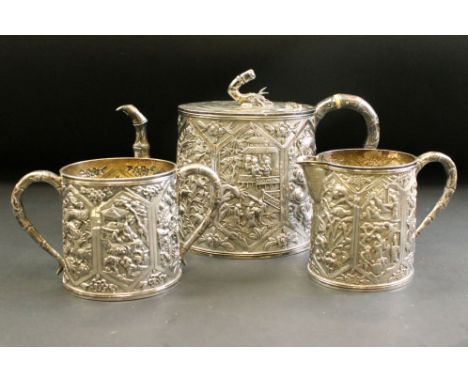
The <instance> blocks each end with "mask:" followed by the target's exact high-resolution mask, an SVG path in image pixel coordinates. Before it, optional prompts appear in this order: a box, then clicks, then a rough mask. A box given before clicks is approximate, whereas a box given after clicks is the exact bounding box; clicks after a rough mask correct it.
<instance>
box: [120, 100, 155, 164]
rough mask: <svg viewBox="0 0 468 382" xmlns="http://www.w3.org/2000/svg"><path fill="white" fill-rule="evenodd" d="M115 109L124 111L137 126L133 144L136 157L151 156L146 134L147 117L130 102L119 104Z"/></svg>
mask: <svg viewBox="0 0 468 382" xmlns="http://www.w3.org/2000/svg"><path fill="white" fill-rule="evenodd" d="M115 111H123V112H124V113H125V114H126V115H128V116H129V117H130V119H131V121H132V124H133V126H134V127H135V132H136V136H135V143H134V144H133V152H134V153H135V158H149V157H150V146H149V143H148V137H147V135H146V125H147V124H148V120H147V119H146V117H145V116H144V115H143V114H142V113H141V112H140V111H139V110H138V109H137V108H136V107H135V106H133V105H130V104H128V105H122V106H119V107H118V108H117V109H116V110H115Z"/></svg>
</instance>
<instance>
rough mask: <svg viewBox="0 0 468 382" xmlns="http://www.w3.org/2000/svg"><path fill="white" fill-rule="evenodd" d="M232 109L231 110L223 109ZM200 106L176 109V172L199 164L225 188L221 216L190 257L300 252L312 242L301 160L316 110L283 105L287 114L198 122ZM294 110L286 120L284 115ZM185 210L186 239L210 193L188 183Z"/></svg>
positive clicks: (205, 116) (205, 117) (206, 115)
mask: <svg viewBox="0 0 468 382" xmlns="http://www.w3.org/2000/svg"><path fill="white" fill-rule="evenodd" d="M226 104H229V103H226ZM202 108H203V104H191V105H181V106H180V107H179V112H180V117H179V133H180V136H179V143H178V154H177V164H178V165H185V164H188V163H201V164H204V165H206V166H208V167H210V168H212V169H213V170H214V171H216V172H217V174H218V175H219V177H220V178H221V181H222V182H223V184H224V185H225V187H224V192H223V199H222V204H221V208H220V213H219V215H218V217H217V219H216V220H215V222H214V224H213V225H212V226H211V227H210V228H208V229H207V231H206V232H205V234H203V235H202V236H201V238H200V239H199V240H198V241H197V242H196V243H195V245H194V246H193V247H192V250H194V251H196V252H201V253H205V254H212V255H222V256H233V257H268V256H276V255H281V254H292V253H297V252H299V251H303V250H304V249H306V248H307V246H308V242H309V227H310V216H311V204H310V199H309V197H308V195H307V193H306V191H305V183H304V178H303V173H302V170H301V168H300V167H299V166H297V165H296V163H295V159H296V157H298V156H299V155H306V154H309V153H311V150H312V146H313V135H312V128H311V121H310V118H311V115H312V112H313V108H312V107H309V106H306V105H296V104H284V113H273V114H270V115H258V114H255V115H249V110H248V109H247V110H245V111H244V113H242V114H241V113H238V114H230V113H229V112H228V111H227V113H228V114H224V115H223V114H216V113H210V110H209V105H207V108H206V111H205V112H203V113H200V114H197V113H196V112H195V111H196V110H201V109H202ZM288 110H289V113H288V112H287V111H288ZM181 184H183V185H182V186H181V190H185V191H186V193H185V194H182V195H181V198H180V205H181V208H182V209H183V210H184V211H186V212H187V213H186V214H185V216H186V218H185V219H183V221H182V230H183V234H189V233H190V232H192V230H193V227H194V226H195V225H196V224H197V221H198V215H199V214H202V213H203V210H204V208H205V204H206V194H208V193H209V192H210V189H209V187H207V186H206V185H204V184H197V183H196V182H195V181H194V180H190V179H187V180H185V181H183V182H182V183H181Z"/></svg>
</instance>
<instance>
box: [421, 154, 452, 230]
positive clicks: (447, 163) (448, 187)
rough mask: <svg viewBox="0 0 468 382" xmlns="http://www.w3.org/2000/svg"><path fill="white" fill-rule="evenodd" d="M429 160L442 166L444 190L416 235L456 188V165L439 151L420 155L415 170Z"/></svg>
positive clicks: (437, 212) (432, 218) (430, 221)
mask: <svg viewBox="0 0 468 382" xmlns="http://www.w3.org/2000/svg"><path fill="white" fill-rule="evenodd" d="M431 162H439V163H440V164H442V166H443V167H444V170H445V173H446V174H447V182H446V183H445V187H444V191H443V193H442V196H441V197H440V198H439V200H438V201H437V203H436V204H435V206H434V208H433V209H432V210H431V212H429V213H428V214H427V216H426V217H425V218H424V219H423V221H422V222H421V224H420V225H419V227H418V228H417V230H416V235H419V234H420V233H421V232H422V231H423V230H424V229H425V228H426V227H427V226H428V225H429V224H431V223H432V222H433V221H434V219H435V218H436V217H437V215H438V214H439V213H440V211H442V210H443V209H444V208H445V207H447V204H448V203H449V201H450V199H451V198H452V195H453V193H454V192H455V189H456V188H457V177H458V176H457V167H456V166H455V163H454V162H453V161H452V159H450V157H449V156H447V155H445V154H442V153H439V152H437V151H429V152H427V153H424V154H422V155H420V156H419V157H418V159H417V165H416V172H417V173H419V171H421V170H422V168H423V167H424V166H426V165H427V164H428V163H431Z"/></svg>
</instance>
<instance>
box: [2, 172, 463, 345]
mask: <svg viewBox="0 0 468 382" xmlns="http://www.w3.org/2000/svg"><path fill="white" fill-rule="evenodd" d="M439 183H442V181H440V182H439ZM12 187H13V184H10V183H3V184H1V185H0V201H1V203H2V204H1V205H0V207H1V208H0V219H1V222H2V231H1V242H0V243H1V244H0V245H1V267H0V345H3V346H5V345H10V346H17V345H19V346H26V345H29V346H40V345H41V346H91V345H94V346H98V345H107V346H130V345H134V346H196V345H198V346H209V345H211V346H255V345H256V346H268V345H270V346H313V345H321V346H327V345H330V346H338V345H340V346H348V345H354V346H361V345H366V346H370V345H376V346H394V345H395V346H407V345H408V346H430V345H432V346H468V277H467V274H468V256H467V247H468V219H467V217H468V187H466V186H465V187H460V188H459V190H458V191H457V192H456V193H455V196H454V199H453V200H452V202H451V203H450V204H449V206H448V208H447V210H445V211H443V212H442V214H441V215H440V217H439V218H438V219H436V221H435V222H434V223H433V224H432V225H430V226H429V228H428V229H427V230H426V231H425V232H423V233H422V235H421V236H420V237H419V238H418V240H417V246H416V248H417V249H416V261H415V267H416V274H415V278H414V279H413V281H412V283H411V284H410V285H409V286H407V287H405V288H404V289H401V290H397V291H393V292H380V293H356V292H347V291H342V290H334V289H328V288H325V287H321V286H318V285H316V284H315V283H314V282H312V281H311V279H310V278H309V276H308V274H307V272H306V270H305V266H306V262H307V255H306V254H301V255H296V256H291V257H284V258H279V259H271V260H251V261H235V260H226V259H212V258H208V257H203V256H189V257H188V266H187V267H186V268H185V274H184V275H183V277H182V279H181V282H180V283H179V285H177V286H176V287H174V288H172V289H171V290H169V291H168V292H167V293H166V294H164V295H160V296H157V297H152V298H148V299H144V300H137V301H129V302H109V303H103V302H96V301H88V300H83V299H80V298H77V297H74V296H73V295H72V294H70V293H69V292H67V291H66V290H65V289H64V288H63V287H62V286H61V281H60V280H59V278H58V277H57V276H55V275H54V271H55V269H56V264H55V260H53V259H52V258H51V257H50V256H49V255H47V254H46V253H45V252H43V251H42V250H41V249H40V248H39V247H38V246H37V244H35V243H34V242H33V241H32V240H31V239H30V238H29V237H28V236H27V235H26V233H24V232H23V231H22V230H21V228H20V227H19V225H18V224H17V223H16V221H15V220H14V218H13V217H12V214H11V211H10V207H9V204H8V203H7V200H8V198H9V193H10V191H11V189H12ZM440 192H441V186H439V187H435V186H427V185H426V186H423V187H421V189H420V195H419V199H418V203H419V206H418V216H419V218H421V217H422V216H423V215H424V214H425V213H427V212H428V211H429V209H430V208H431V207H432V205H433V203H434V202H435V200H436V199H437V198H438V196H439V194H440ZM58 199H59V198H58V195H57V194H56V192H55V191H54V190H53V189H52V188H49V187H47V186H38V185H35V186H33V187H31V190H29V191H28V192H26V193H25V198H24V201H25V205H26V206H27V211H28V213H29V216H30V218H31V220H33V222H34V223H35V224H37V226H38V228H39V229H40V230H41V231H42V232H43V233H44V236H45V237H46V238H47V239H48V240H50V242H51V243H53V244H54V245H55V246H56V247H57V248H60V242H61V239H60V236H61V226H60V207H59V206H60V203H59V200H58Z"/></svg>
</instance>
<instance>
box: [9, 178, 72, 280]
mask: <svg viewBox="0 0 468 382" xmlns="http://www.w3.org/2000/svg"><path fill="white" fill-rule="evenodd" d="M38 182H44V183H47V184H50V185H51V186H52V187H54V188H55V189H56V190H57V191H58V192H59V193H61V192H62V181H61V178H60V176H58V175H56V174H54V173H53V172H50V171H33V172H30V173H29V174H27V175H25V176H23V177H22V178H21V179H20V181H19V182H18V183H17V184H16V186H15V188H14V189H13V192H12V193H11V199H10V201H11V206H12V208H13V213H14V215H15V217H16V219H17V220H18V223H19V224H20V226H21V228H23V229H24V230H25V231H26V232H27V233H28V235H29V236H31V237H32V239H33V240H34V241H35V242H36V243H38V244H39V245H40V246H41V248H42V249H44V250H45V251H46V252H48V253H49V254H50V255H51V256H52V257H53V258H55V260H57V262H58V263H59V267H58V269H57V274H59V273H60V272H62V271H63V269H64V268H65V260H64V259H63V257H62V256H61V255H60V253H59V252H58V251H56V250H55V249H54V248H53V247H52V246H51V245H50V244H49V243H48V242H47V241H46V240H45V239H44V237H43V236H42V235H41V234H40V233H39V231H38V230H37V229H36V227H34V226H33V224H32V223H31V221H30V220H29V218H28V217H27V216H26V212H25V211H24V206H23V202H22V197H23V192H24V191H25V190H26V189H27V188H28V187H29V186H30V185H31V184H32V183H38Z"/></svg>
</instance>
